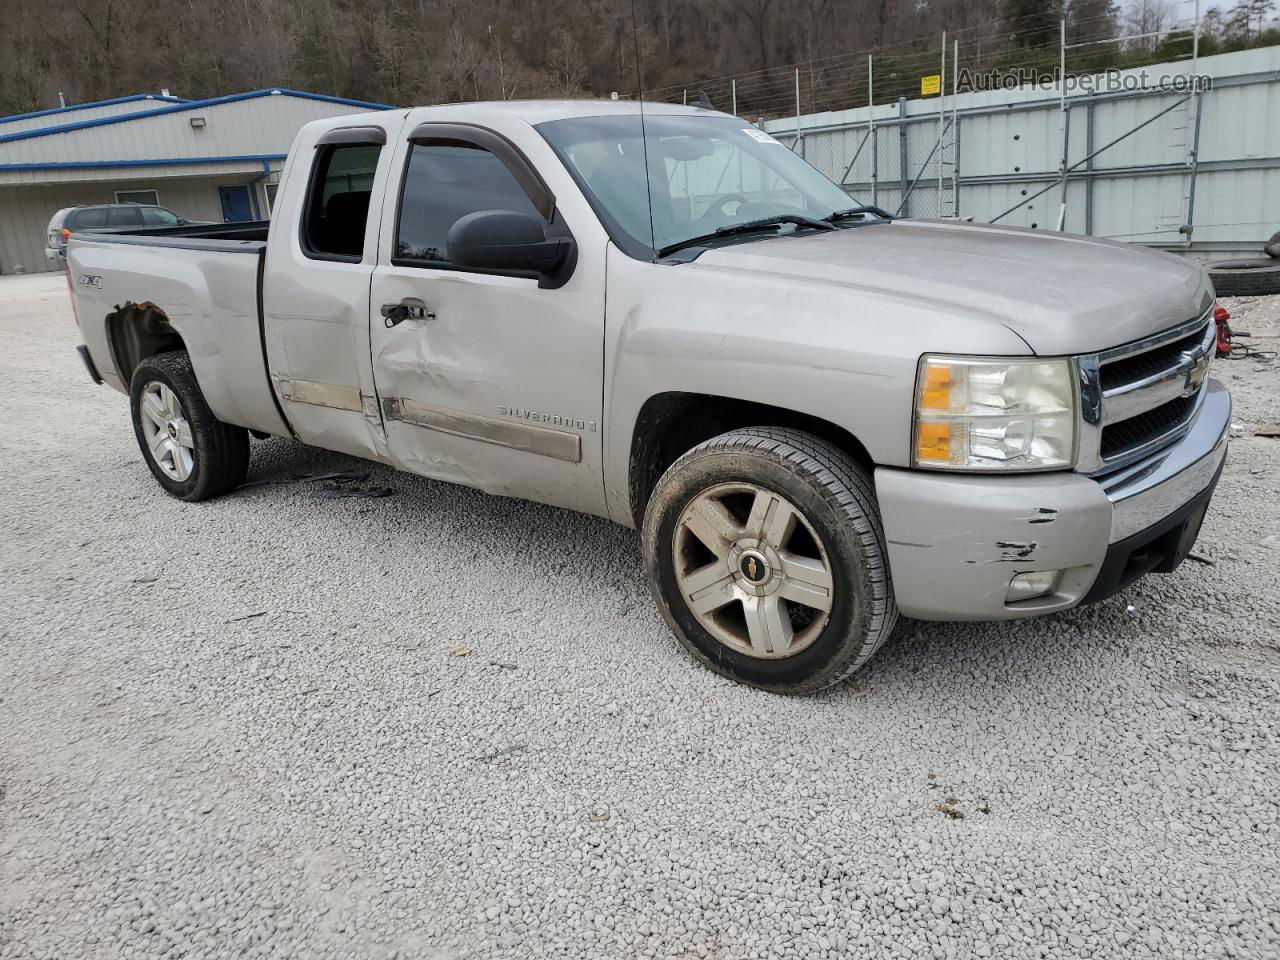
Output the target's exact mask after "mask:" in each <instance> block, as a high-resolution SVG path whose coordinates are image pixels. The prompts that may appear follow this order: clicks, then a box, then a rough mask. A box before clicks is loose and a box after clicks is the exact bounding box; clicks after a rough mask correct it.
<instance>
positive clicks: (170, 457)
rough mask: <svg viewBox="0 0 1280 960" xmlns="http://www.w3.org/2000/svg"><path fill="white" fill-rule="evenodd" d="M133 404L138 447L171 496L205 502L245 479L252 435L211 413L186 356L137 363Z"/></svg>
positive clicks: (164, 356)
mask: <svg viewBox="0 0 1280 960" xmlns="http://www.w3.org/2000/svg"><path fill="white" fill-rule="evenodd" d="M129 400H130V408H131V411H132V413H133V430H134V433H135V434H136V436H137V438H138V446H139V447H141V448H142V455H143V457H144V458H145V459H146V461H147V466H148V467H150V468H151V473H152V475H153V476H154V477H155V478H156V480H157V481H159V483H160V486H162V487H164V488H165V490H167V491H168V492H169V493H171V494H173V495H174V496H175V497H179V498H181V499H183V500H207V499H208V498H210V497H216V496H218V494H221V493H226V492H227V491H228V490H231V489H233V488H235V487H236V486H238V485H239V484H240V483H241V482H242V481H243V480H244V476H245V473H246V472H247V471H248V468H249V434H248V432H247V431H246V430H244V428H242V427H235V426H232V425H231V424H228V423H223V422H222V421H221V420H219V419H217V418H216V417H215V416H214V415H213V412H212V411H211V410H210V409H209V405H208V403H206V402H205V399H204V395H203V394H202V393H201V392H200V387H199V385H198V384H197V383H196V377H195V373H194V371H193V370H192V369H191V359H190V357H188V356H187V354H186V353H185V352H181V351H179V352H174V353H160V354H156V355H155V356H153V357H148V358H147V359H146V360H143V361H142V363H140V364H138V368H137V369H136V370H135V371H134V373H133V380H132V382H131V384H130V389H129Z"/></svg>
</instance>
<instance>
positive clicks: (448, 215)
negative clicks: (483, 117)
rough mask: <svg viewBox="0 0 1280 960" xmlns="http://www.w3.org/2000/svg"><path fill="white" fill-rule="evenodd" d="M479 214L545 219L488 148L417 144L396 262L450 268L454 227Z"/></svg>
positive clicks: (399, 225)
mask: <svg viewBox="0 0 1280 960" xmlns="http://www.w3.org/2000/svg"><path fill="white" fill-rule="evenodd" d="M477 210H512V211H515V212H517V213H527V214H530V215H532V216H535V217H539V218H541V215H540V214H539V213H538V210H537V208H536V207H534V205H533V202H532V201H531V200H530V199H529V197H528V195H527V194H526V193H525V192H524V189H523V188H522V187H521V186H520V184H519V183H517V182H516V179H515V177H513V176H512V175H511V171H510V170H508V169H507V167H506V165H505V164H503V162H502V161H501V160H499V159H498V158H497V157H496V156H494V155H493V154H492V153H490V152H489V151H488V150H485V149H484V148H483V147H478V146H475V145H474V144H470V143H464V142H461V141H457V140H440V141H428V142H425V143H415V144H414V146H413V152H412V153H410V155H409V169H408V171H407V172H406V174H405V180H404V190H403V192H402V193H401V196H400V216H399V220H398V222H397V226H396V252H395V256H396V259H399V260H406V261H413V262H414V263H417V264H422V265H431V264H439V265H444V264H448V262H449V255H448V253H447V252H446V249H445V238H446V237H447V236H448V235H449V228H450V227H452V226H453V225H454V224H455V223H457V222H458V220H460V219H461V218H462V217H465V216H466V215H467V214H468V213H475V212H476V211H477Z"/></svg>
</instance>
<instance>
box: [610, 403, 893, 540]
mask: <svg viewBox="0 0 1280 960" xmlns="http://www.w3.org/2000/svg"><path fill="white" fill-rule="evenodd" d="M741 427H791V428H793V429H796V430H803V431H805V432H806V433H811V434H813V435H814V436H816V437H820V438H821V439H823V440H826V441H827V442H828V443H831V444H834V445H835V446H836V447H838V448H840V449H841V450H842V451H844V452H845V453H847V454H848V455H849V456H851V457H852V458H853V459H854V460H856V461H857V462H858V463H860V464H862V465H863V466H864V467H866V468H867V469H869V470H870V469H874V467H875V462H874V461H873V460H872V459H871V455H870V454H868V453H867V448H866V447H864V446H863V445H862V443H861V442H859V440H858V438H857V437H855V436H854V435H853V434H852V433H850V432H849V431H848V430H846V429H844V428H843V427H840V426H837V425H836V424H834V423H831V422H830V421H828V420H823V419H821V418H820V417H814V416H810V415H809V414H806V413H797V412H796V411H795V410H787V409H786V408H784V407H774V406H770V405H769V404H765V403H753V402H751V401H748V400H735V399H733V398H732V397H718V396H710V395H708V394H703V393H660V394H658V395H656V396H653V397H650V398H649V399H648V400H647V401H645V404H644V406H643V407H642V408H641V409H640V414H639V416H638V417H636V428H635V432H634V433H633V434H632V436H631V462H630V470H629V473H628V476H629V478H630V482H629V491H628V492H629V494H630V498H631V516H632V519H633V520H634V521H635V525H636V527H637V528H638V527H640V526H641V524H642V523H643V522H644V511H645V507H646V506H648V503H649V494H650V493H651V492H652V491H653V487H654V484H656V483H657V482H658V478H659V477H661V476H662V474H663V473H664V472H665V471H666V469H667V467H669V466H671V464H673V463H675V461H676V460H677V459H678V458H679V457H680V455H681V454H683V453H684V452H685V451H686V450H690V449H692V448H693V447H696V446H697V445H698V444H700V443H702V441H704V440H709V439H711V438H712V437H714V436H718V435H719V434H722V433H725V432H726V431H729V430H736V429H738V428H741Z"/></svg>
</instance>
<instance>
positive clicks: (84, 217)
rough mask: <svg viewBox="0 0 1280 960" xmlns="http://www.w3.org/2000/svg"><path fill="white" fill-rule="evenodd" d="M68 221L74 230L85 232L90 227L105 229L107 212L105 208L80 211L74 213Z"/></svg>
mask: <svg viewBox="0 0 1280 960" xmlns="http://www.w3.org/2000/svg"><path fill="white" fill-rule="evenodd" d="M68 221H69V223H70V225H71V229H72V230H85V229H87V228H90V227H105V226H106V225H107V210H106V208H105V207H95V208H93V209H92V210H80V211H77V212H76V213H73V214H72V215H71V216H70V217H69V218H68Z"/></svg>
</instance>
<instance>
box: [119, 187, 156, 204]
mask: <svg viewBox="0 0 1280 960" xmlns="http://www.w3.org/2000/svg"><path fill="white" fill-rule="evenodd" d="M159 202H160V197H159V196H158V195H157V194H156V192H155V191H154V190H117V191H116V203H145V204H149V205H151V206H153V207H154V206H156V205H157V204H158V203H159Z"/></svg>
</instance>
